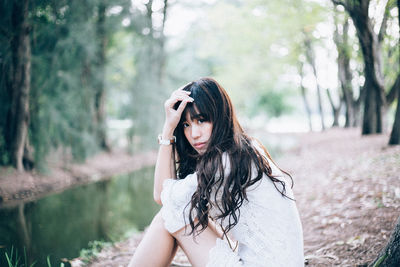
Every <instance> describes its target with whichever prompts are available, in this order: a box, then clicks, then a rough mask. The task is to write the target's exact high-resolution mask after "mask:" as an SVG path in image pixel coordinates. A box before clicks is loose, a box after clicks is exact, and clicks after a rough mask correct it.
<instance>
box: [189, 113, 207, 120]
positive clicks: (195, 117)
mask: <svg viewBox="0 0 400 267" xmlns="http://www.w3.org/2000/svg"><path fill="white" fill-rule="evenodd" d="M190 117H191V119H192V120H198V119H203V118H205V116H204V114H203V113H198V114H196V115H193V116H190Z"/></svg>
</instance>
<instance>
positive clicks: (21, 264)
mask: <svg viewBox="0 0 400 267" xmlns="http://www.w3.org/2000/svg"><path fill="white" fill-rule="evenodd" d="M4 254H5V257H6V260H7V264H8V267H33V266H35V264H36V261H34V262H33V263H31V264H30V265H28V262H27V261H28V258H27V256H26V250H25V248H24V256H23V258H22V259H21V256H20V255H18V251H17V250H16V249H15V250H14V247H11V251H10V254H8V252H5V253H4ZM46 262H47V267H52V264H51V261H50V255H48V256H47V260H46ZM60 267H64V263H60Z"/></svg>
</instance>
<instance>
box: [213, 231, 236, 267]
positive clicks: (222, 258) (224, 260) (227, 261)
mask: <svg viewBox="0 0 400 267" xmlns="http://www.w3.org/2000/svg"><path fill="white" fill-rule="evenodd" d="M240 266H243V262H241V260H240V258H239V256H238V255H237V254H236V253H235V252H233V251H232V250H231V249H230V248H229V245H228V243H227V242H226V241H224V240H222V239H220V238H217V242H216V244H215V246H214V247H213V248H212V249H211V250H210V252H209V255H208V263H207V266H206V267H240Z"/></svg>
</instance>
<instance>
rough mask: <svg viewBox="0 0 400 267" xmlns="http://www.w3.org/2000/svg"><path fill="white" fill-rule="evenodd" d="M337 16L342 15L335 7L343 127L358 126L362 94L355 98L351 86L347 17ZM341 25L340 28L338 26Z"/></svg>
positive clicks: (335, 37)
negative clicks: (343, 114) (343, 109)
mask: <svg viewBox="0 0 400 267" xmlns="http://www.w3.org/2000/svg"><path fill="white" fill-rule="evenodd" d="M339 15H342V14H341V12H339V11H338V8H337V7H336V6H335V13H334V23H335V32H334V38H333V40H334V42H335V45H336V49H337V51H338V57H337V65H338V78H339V82H340V87H341V91H342V98H343V102H344V106H345V118H346V121H345V125H344V127H355V126H359V123H360V121H359V119H358V118H359V110H360V104H361V99H362V95H363V94H362V93H360V94H359V96H358V97H357V98H355V96H354V90H353V85H352V80H353V73H352V70H351V68H350V60H351V54H352V48H351V44H350V41H349V33H348V32H349V17H348V15H347V14H344V16H343V17H344V18H343V21H340V22H339V20H340V18H339ZM340 25H341V26H340Z"/></svg>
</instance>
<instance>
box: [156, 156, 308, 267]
mask: <svg viewBox="0 0 400 267" xmlns="http://www.w3.org/2000/svg"><path fill="white" fill-rule="evenodd" d="M223 162H224V165H225V174H227V173H229V171H230V166H229V165H230V164H229V162H228V160H227V157H224V158H223ZM269 163H270V166H271V168H272V174H273V175H274V176H276V177H277V178H279V179H280V180H283V181H285V183H286V195H287V196H289V197H291V198H293V192H292V190H291V188H290V185H291V183H290V181H287V179H286V177H285V176H284V175H283V174H282V172H281V171H280V170H279V169H278V168H277V167H276V166H275V165H274V164H273V163H272V162H271V161H270V160H269ZM256 174H257V173H256V171H255V167H253V175H254V176H256ZM264 176H265V177H263V178H261V180H260V181H258V182H257V183H255V184H254V185H252V186H251V187H249V188H248V189H247V197H248V201H244V202H243V205H242V206H241V207H240V218H239V221H238V224H237V225H236V226H235V227H234V228H232V230H231V231H230V232H229V233H230V235H231V236H232V238H233V239H235V240H237V241H238V242H239V247H238V251H237V255H236V254H235V253H234V252H232V250H230V248H229V247H228V246H227V244H226V242H224V241H222V240H217V245H216V247H215V248H213V249H212V250H211V251H210V255H209V263H208V265H207V266H209V267H211V266H215V267H223V266H226V267H231V266H252V267H257V266H274V267H276V266H282V267H291V266H293V267H298V266H304V256H303V233H302V227H301V222H300V218H299V214H298V211H297V208H296V203H295V201H293V200H290V199H288V198H285V197H283V196H282V195H281V194H280V193H279V192H278V190H277V189H276V188H275V186H274V184H273V182H272V181H271V180H270V179H269V178H268V177H267V176H266V175H264ZM225 177H226V176H225ZM276 186H278V188H280V189H281V187H280V184H276ZM196 188H197V174H196V173H193V174H190V175H188V176H187V177H186V178H185V179H182V180H174V179H167V180H166V181H165V182H164V185H163V191H162V193H161V201H162V203H163V207H162V210H161V214H162V217H163V219H164V221H165V227H166V229H167V230H168V231H169V232H171V233H174V232H176V231H178V230H179V229H181V228H183V227H184V226H185V225H187V224H188V215H189V208H190V204H188V203H189V202H190V199H191V196H192V195H193V193H194V192H195V191H196ZM212 199H213V198H212ZM217 199H218V198H217ZM187 205H189V206H187ZM186 206H187V208H186ZM213 206H214V207H212V208H211V210H210V216H211V217H213V218H214V217H215V216H216V215H217V214H218V209H217V208H215V205H213ZM183 214H185V215H183ZM219 223H221V224H222V226H224V227H225V226H226V224H225V222H224V221H219Z"/></svg>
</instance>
